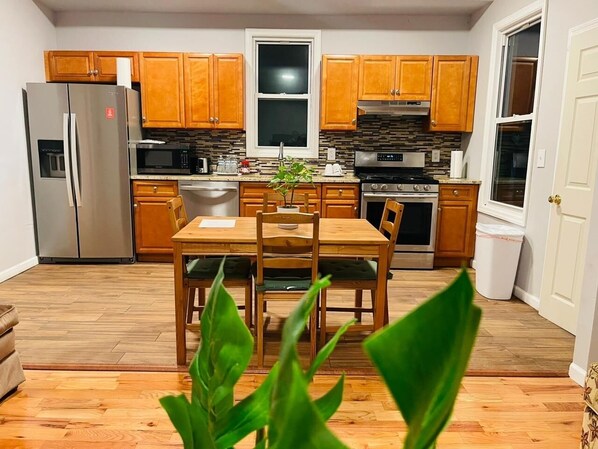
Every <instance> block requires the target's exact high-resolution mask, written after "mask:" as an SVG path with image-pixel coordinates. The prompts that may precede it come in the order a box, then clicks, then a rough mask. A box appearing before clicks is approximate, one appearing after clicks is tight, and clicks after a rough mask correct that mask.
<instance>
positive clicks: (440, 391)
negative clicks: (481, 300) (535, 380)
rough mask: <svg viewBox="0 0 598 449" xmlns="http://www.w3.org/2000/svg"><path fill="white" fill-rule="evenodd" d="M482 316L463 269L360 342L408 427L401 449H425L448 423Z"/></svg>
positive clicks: (427, 448)
mask: <svg viewBox="0 0 598 449" xmlns="http://www.w3.org/2000/svg"><path fill="white" fill-rule="evenodd" d="M480 318H481V310H480V309H479V308H478V307H477V306H475V305H474V304H473V287H472V285H471V282H470V280H469V277H468V276H467V273H466V272H465V271H464V270H462V271H461V273H460V274H459V276H458V277H457V278H456V279H455V281H453V283H452V284H451V285H449V286H448V287H447V288H446V289H445V290H443V291H441V292H440V293H438V294H437V295H435V296H434V297H432V298H431V299H430V300H428V301H427V302H425V303H424V304H422V305H420V306H419V307H418V308H417V309H415V310H414V311H412V312H411V313H409V314H408V315H407V316H405V317H404V318H403V319H401V320H399V321H397V322H395V323H393V324H392V325H390V326H388V327H387V328H385V329H382V330H381V331H378V332H376V333H375V334H373V335H371V336H370V337H368V338H367V339H366V341H365V342H364V348H365V351H366V353H367V354H368V355H369V357H370V359H371V360H372V362H373V363H374V365H375V366H376V368H377V369H378V371H379V372H380V374H381V375H382V377H383V379H384V381H385V383H386V384H387V386H388V388H389V389H390V392H391V394H392V396H393V398H394V400H395V402H396V403H397V406H398V407H399V409H400V410H401V413H402V415H403V417H404V418H405V421H406V422H407V424H408V426H409V432H408V434H407V438H406V440H405V442H404V448H405V449H429V447H431V446H432V445H433V444H434V442H435V441H436V438H437V437H438V435H439V434H440V432H441V431H442V430H443V428H444V427H445V426H446V424H447V423H448V420H449V418H450V415H451V413H452V409H453V406H454V403H455V399H456V397H457V393H458V391H459V386H460V382H461V379H462V377H463V375H464V374H465V369H466V367H467V363H468V360H469V356H470V355H471V350H472V348H473V344H474V341H475V335H476V333H477V329H478V326H479V322H480Z"/></svg>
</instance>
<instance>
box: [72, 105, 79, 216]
mask: <svg viewBox="0 0 598 449" xmlns="http://www.w3.org/2000/svg"><path fill="white" fill-rule="evenodd" d="M71 148H72V149H73V153H72V155H73V183H74V184H75V200H76V201H77V207H81V184H80V182H79V159H78V157H77V114H71Z"/></svg>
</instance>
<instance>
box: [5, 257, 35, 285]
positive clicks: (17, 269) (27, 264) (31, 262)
mask: <svg viewBox="0 0 598 449" xmlns="http://www.w3.org/2000/svg"><path fill="white" fill-rule="evenodd" d="M38 263H39V261H38V260H37V256H36V257H32V258H31V259H27V260H25V261H23V262H21V263H20V264H18V265H15V266H14V267H10V268H9V269H8V270H4V271H2V272H1V273H0V282H4V281H6V280H7V279H10V278H11V277H13V276H16V275H17V274H19V273H22V272H23V271H26V270H28V269H29V268H31V267H34V266H36V265H37V264H38Z"/></svg>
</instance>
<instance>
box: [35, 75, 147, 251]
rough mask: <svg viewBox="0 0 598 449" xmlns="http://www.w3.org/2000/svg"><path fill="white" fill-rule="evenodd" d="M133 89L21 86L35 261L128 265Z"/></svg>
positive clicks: (135, 134)
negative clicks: (24, 101) (25, 114)
mask: <svg viewBox="0 0 598 449" xmlns="http://www.w3.org/2000/svg"><path fill="white" fill-rule="evenodd" d="M139 107H140V106H139V94H138V93H137V92H135V91H133V90H131V89H127V88H125V87H121V86H108V85H90V84H42V83H29V84H27V109H28V120H29V139H30V145H29V148H30V151H31V158H30V159H31V177H32V180H33V197H34V214H35V224H36V226H35V228H36V237H37V247H38V256H39V260H40V262H42V263H44V262H48V263H49V262H68V261H72V262H78V261H81V262H94V261H97V262H100V261H114V262H132V261H133V260H134V259H133V258H134V248H133V223H132V213H131V190H130V186H129V182H130V181H129V150H128V148H129V141H135V140H139V139H141V121H140V112H139Z"/></svg>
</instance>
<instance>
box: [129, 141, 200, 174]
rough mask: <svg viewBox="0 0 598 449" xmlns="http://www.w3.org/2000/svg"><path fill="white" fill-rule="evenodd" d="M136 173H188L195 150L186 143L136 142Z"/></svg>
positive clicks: (190, 170)
mask: <svg viewBox="0 0 598 449" xmlns="http://www.w3.org/2000/svg"><path fill="white" fill-rule="evenodd" d="M135 152H136V156H137V158H136V159H137V164H136V165H137V173H138V174H140V175H190V174H191V173H192V166H193V159H194V156H195V150H194V149H193V148H191V146H190V145H189V144H188V143H182V144H181V143H177V144H174V143H166V144H155V143H138V144H137V145H136V151H135Z"/></svg>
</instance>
